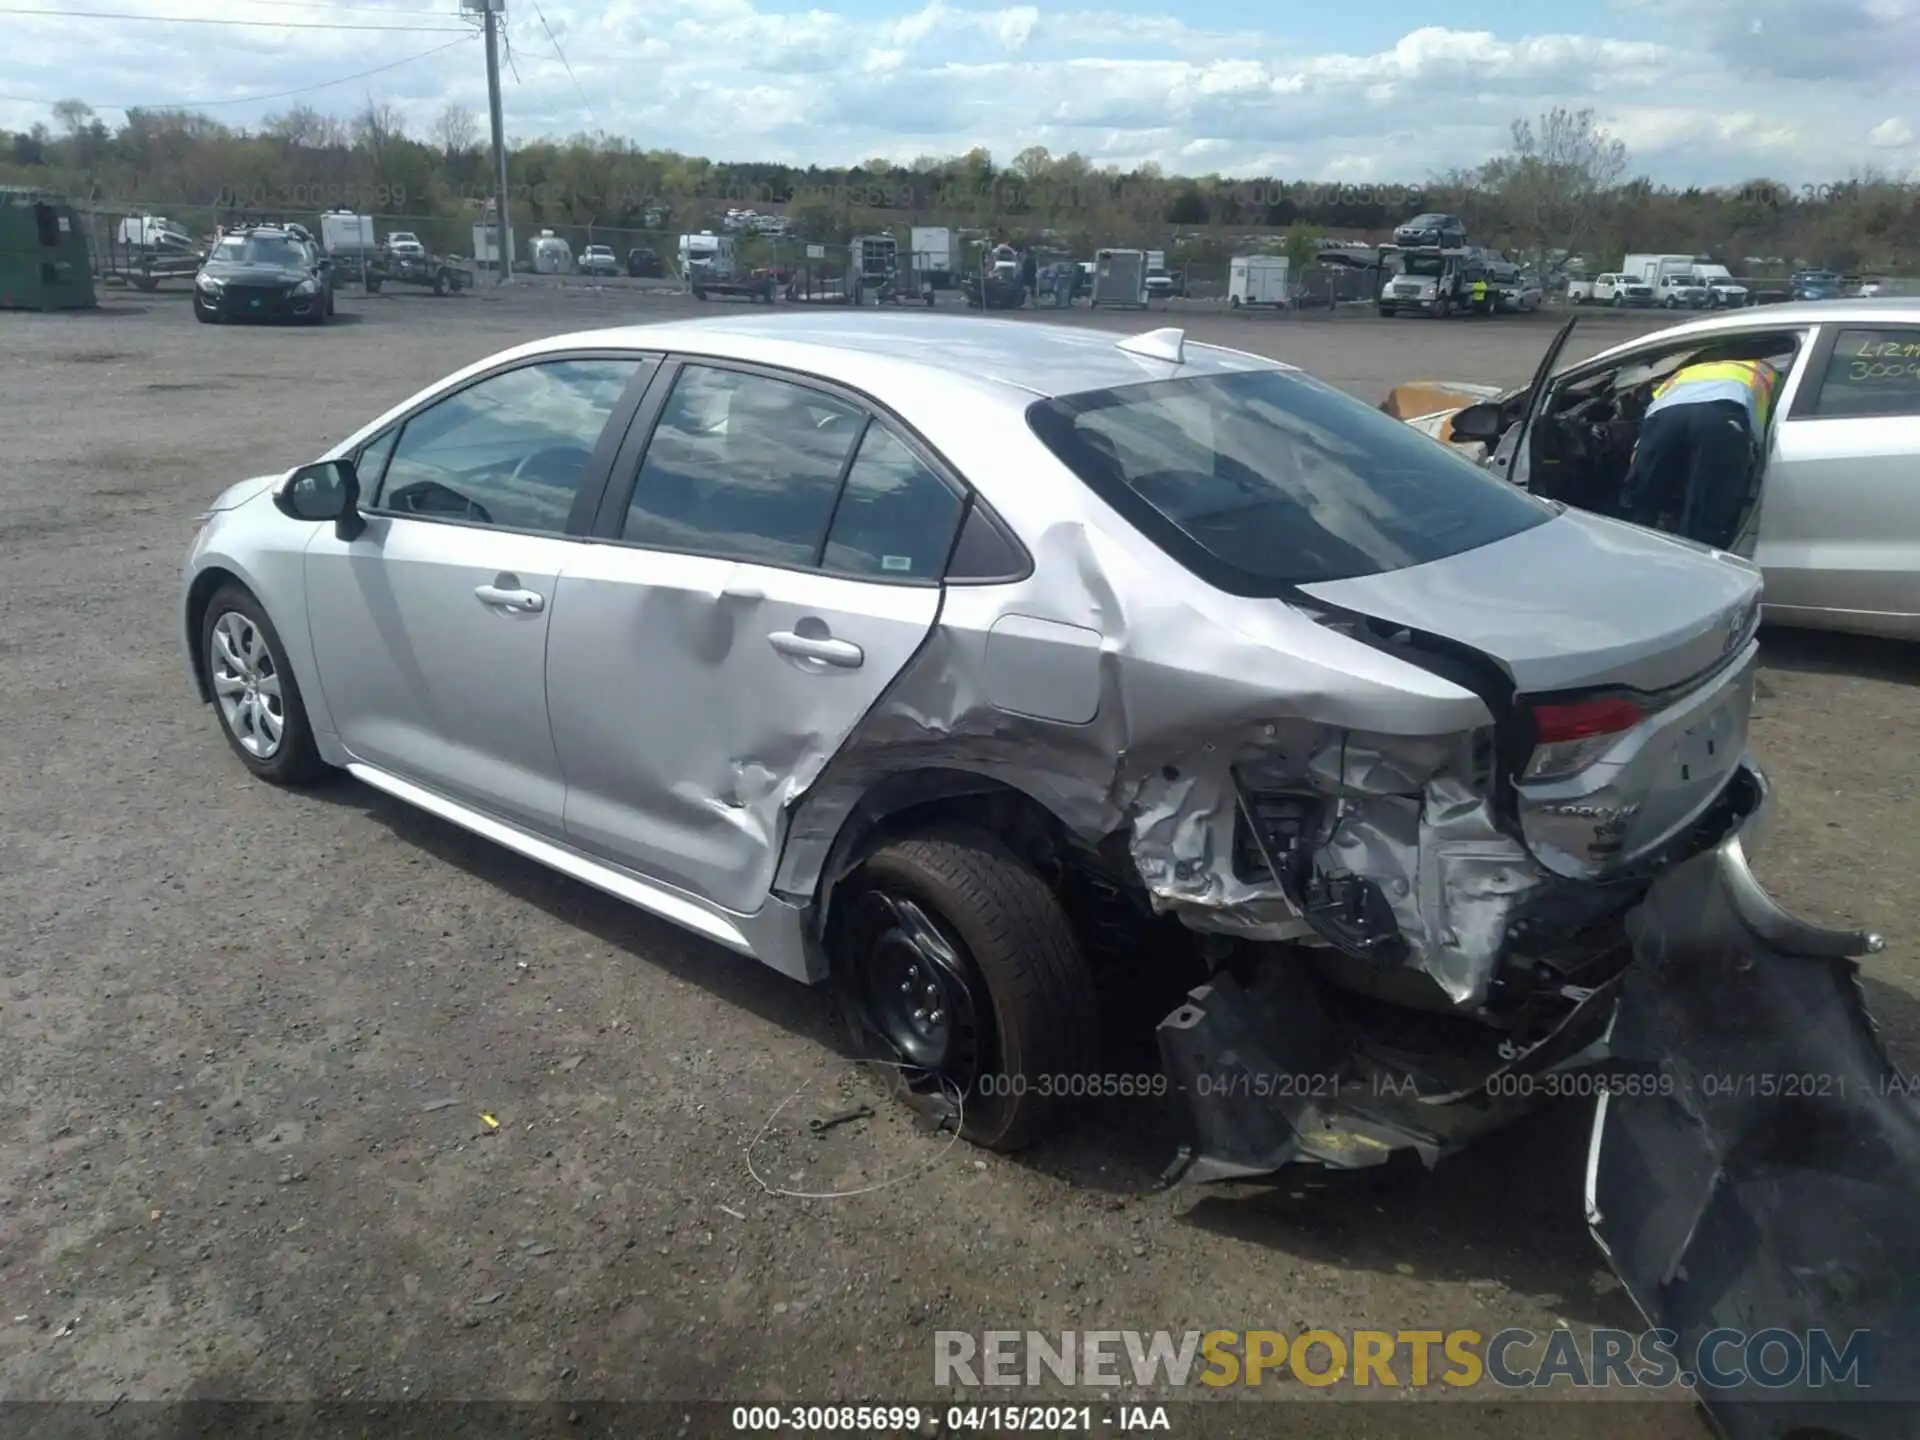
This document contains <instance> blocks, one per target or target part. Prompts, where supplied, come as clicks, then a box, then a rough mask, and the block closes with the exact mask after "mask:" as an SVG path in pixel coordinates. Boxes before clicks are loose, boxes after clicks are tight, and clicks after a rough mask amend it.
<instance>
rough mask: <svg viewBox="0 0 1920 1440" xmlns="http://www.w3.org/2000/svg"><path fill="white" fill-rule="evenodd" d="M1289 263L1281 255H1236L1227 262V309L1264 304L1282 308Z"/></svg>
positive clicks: (1285, 300) (1286, 290) (1284, 301)
mask: <svg viewBox="0 0 1920 1440" xmlns="http://www.w3.org/2000/svg"><path fill="white" fill-rule="evenodd" d="M1291 268H1292V267H1291V266H1290V265H1289V264H1288V262H1287V257H1286V256H1284V255H1236V256H1234V257H1233V259H1232V260H1231V261H1230V262H1228V269H1227V305H1228V307H1229V308H1230V309H1234V310H1239V309H1241V308H1243V307H1244V308H1248V309H1253V308H1256V307H1259V306H1265V307H1267V308H1269V309H1273V310H1284V309H1285V308H1286V306H1287V301H1288V299H1289V295H1290V290H1291V287H1290V286H1289V284H1288V274H1289V271H1290V270H1291Z"/></svg>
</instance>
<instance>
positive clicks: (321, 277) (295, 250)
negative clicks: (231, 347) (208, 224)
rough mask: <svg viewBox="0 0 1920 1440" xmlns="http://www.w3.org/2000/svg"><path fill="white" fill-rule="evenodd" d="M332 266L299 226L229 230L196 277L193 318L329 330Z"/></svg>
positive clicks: (217, 321)
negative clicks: (280, 322)
mask: <svg viewBox="0 0 1920 1440" xmlns="http://www.w3.org/2000/svg"><path fill="white" fill-rule="evenodd" d="M332 263H333V262H332V261H330V260H328V259H327V257H326V256H325V255H323V254H321V253H320V249H319V247H318V246H317V245H315V244H314V243H313V241H312V240H311V239H310V238H309V237H308V236H307V234H306V232H305V231H304V230H301V229H299V228H298V227H295V226H286V227H282V226H277V225H276V226H266V225H256V226H250V227H247V228H245V229H240V230H229V231H228V232H227V233H226V234H224V235H222V236H221V237H220V239H219V240H218V241H217V242H216V243H215V245H214V247H213V249H212V250H210V251H208V252H207V258H206V260H205V261H203V262H202V263H201V266H200V271H199V273H198V274H197V275H195V276H194V277H193V316H194V319H196V320H198V321H200V322H201V323H202V324H206V325H218V324H219V323H220V322H221V321H223V320H297V321H300V322H303V323H305V324H308V325H324V324H325V323H326V322H327V318H328V317H329V316H330V315H332V314H333V283H332Z"/></svg>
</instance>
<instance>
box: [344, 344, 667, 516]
mask: <svg viewBox="0 0 1920 1440" xmlns="http://www.w3.org/2000/svg"><path fill="white" fill-rule="evenodd" d="M646 363H650V362H646V361H643V360H641V359H639V358H638V357H635V358H633V359H618V360H613V359H593V360H549V361H545V362H542V363H539V364H534V365H523V366H521V367H520V368H518V369H515V370H508V371H504V372H502V373H501V374H498V375H491V376H488V377H487V378H486V379H485V380H481V381H479V382H478V383H476V384H473V385H469V386H467V387H466V388H465V389H463V390H460V391H457V392H455V393H454V394H452V395H449V396H447V397H446V398H445V399H444V400H441V401H439V402H437V403H435V404H433V405H430V406H428V407H427V408H426V409H425V410H422V411H421V412H420V413H418V414H417V415H414V416H413V417H412V418H410V419H409V420H408V421H407V422H406V424H405V425H404V426H403V427H402V428H401V430H400V435H399V439H398V440H397V441H396V442H395V443H394V446H393V452H392V457H391V458H390V459H389V460H388V462H387V465H386V473H385V474H384V475H383V476H382V477H381V481H380V489H379V491H378V494H377V496H376V498H375V501H374V504H373V506H372V508H373V509H375V510H377V511H380V512H382V513H385V514H389V515H405V516H409V517H412V518H417V519H428V520H452V521H462V522H465V523H467V524H473V525H492V526H496V527H498V528H500V529H503V530H526V531H532V532H534V533H536V534H546V535H563V534H565V533H566V529H567V519H568V517H569V516H570V515H571V514H572V512H573V503H574V498H575V496H576V495H578V494H579V491H580V487H581V486H582V485H583V484H584V483H585V482H586V479H587V471H588V468H589V466H588V462H589V460H590V459H591V458H592V456H593V451H594V447H595V446H596V445H597V444H598V443H599V441H600V432H601V431H602V430H604V429H605V428H606V425H607V420H608V417H609V416H611V415H612V414H613V410H614V407H615V406H616V405H618V404H619V402H620V397H621V395H622V394H623V393H624V392H625V391H626V389H627V387H628V385H630V384H631V383H632V381H633V379H634V377H635V375H636V374H638V373H639V371H640V368H641V366H642V365H643V364H646Z"/></svg>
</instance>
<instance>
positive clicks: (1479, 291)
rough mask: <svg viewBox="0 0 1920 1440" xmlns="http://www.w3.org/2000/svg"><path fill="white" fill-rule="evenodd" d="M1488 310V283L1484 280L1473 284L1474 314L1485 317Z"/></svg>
mask: <svg viewBox="0 0 1920 1440" xmlns="http://www.w3.org/2000/svg"><path fill="white" fill-rule="evenodd" d="M1486 310H1487V282H1486V280H1485V279H1484V278H1481V279H1478V280H1475V281H1474V282H1473V313H1474V314H1476V315H1484V314H1485V313H1486Z"/></svg>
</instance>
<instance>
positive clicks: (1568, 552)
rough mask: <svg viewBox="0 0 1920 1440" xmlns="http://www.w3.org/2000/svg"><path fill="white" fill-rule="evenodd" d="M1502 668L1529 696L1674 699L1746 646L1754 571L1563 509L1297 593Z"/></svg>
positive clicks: (1756, 579) (1756, 590) (1756, 589)
mask: <svg viewBox="0 0 1920 1440" xmlns="http://www.w3.org/2000/svg"><path fill="white" fill-rule="evenodd" d="M1301 588H1302V590H1303V592H1304V593H1305V594H1307V595H1309V596H1311V597H1313V598H1314V599H1317V600H1324V601H1326V602H1327V603H1328V604H1330V605H1335V606H1338V607H1339V608H1341V609H1343V610H1352V611H1357V612H1359V613H1361V614H1363V615H1368V616H1371V617H1373V618H1374V619H1376V620H1381V621H1385V622H1386V623H1388V624H1390V625H1401V626H1405V627H1407V628H1409V629H1412V630H1416V631H1426V632H1428V633H1430V634H1435V635H1441V636H1444V637H1445V638H1447V639H1449V640H1453V641H1456V642H1458V643H1460V644H1464V645H1469V646H1472V647H1473V648H1474V649H1476V650H1478V651H1480V652H1482V653H1483V654H1485V655H1486V656H1488V657H1489V658H1490V659H1492V660H1495V661H1497V662H1498V663H1499V664H1500V666H1501V667H1502V668H1503V669H1504V670H1505V671H1506V672H1507V673H1508V674H1509V675H1510V676H1511V677H1512V679H1513V684H1514V689H1515V690H1516V691H1518V692H1520V693H1524V694H1551V693H1555V692H1559V691H1566V690H1586V689H1592V688H1596V687H1602V686H1608V687H1613V686H1618V687H1623V688H1626V689H1630V690H1637V691H1641V692H1646V693H1659V692H1665V691H1668V690H1671V689H1672V688H1673V687H1674V686H1676V685H1680V684H1683V683H1684V682H1686V681H1688V680H1691V679H1693V678H1694V677H1696V676H1698V675H1700V674H1702V673H1703V672H1705V671H1707V670H1710V669H1712V668H1713V667H1715V666H1716V665H1718V664H1719V663H1720V662H1722V661H1723V660H1725V659H1727V657H1728V656H1729V654H1730V653H1731V652H1732V650H1733V649H1734V648H1735V646H1736V644H1737V642H1738V641H1740V640H1741V639H1744V638H1745V630H1746V626H1745V625H1744V624H1743V625H1742V626H1741V628H1740V630H1739V631H1738V632H1737V633H1734V634H1732V635H1731V636H1730V635H1729V627H1730V626H1731V625H1732V623H1733V622H1734V621H1735V620H1736V619H1742V618H1743V617H1744V618H1745V619H1750V618H1751V616H1750V615H1749V614H1748V611H1749V610H1750V608H1751V606H1752V604H1753V602H1755V601H1757V600H1758V599H1759V596H1760V572H1759V571H1758V570H1756V569H1755V568H1754V567H1753V566H1752V565H1749V564H1747V563H1746V562H1744V561H1741V560H1737V559H1732V558H1720V557H1716V556H1715V555H1714V554H1713V553H1712V552H1711V551H1708V550H1706V549H1704V548H1703V547H1701V546H1699V545H1695V544H1693V543H1692V542H1690V541H1686V540H1680V539H1677V538H1675V537H1673V536H1670V535H1660V534H1656V533H1655V532H1653V531H1651V530H1644V529H1642V528H1640V527H1639V526H1637V525H1629V524H1626V523H1625V522H1624V521H1619V520H1609V519H1607V518H1605V517H1604V516H1599V515H1593V514H1590V513H1587V512H1585V511H1579V510H1567V511H1565V512H1564V513H1562V514H1560V515H1558V516H1556V517H1555V518H1554V519H1552V520H1550V521H1548V522H1547V523H1546V524H1545V525H1536V526H1534V527H1533V528H1532V529H1530V530H1523V531H1521V532H1520V533H1519V534H1518V535H1514V536H1510V537H1509V538H1507V539H1505V540H1501V541H1498V542H1497V543H1495V544H1492V545H1487V546H1483V547H1481V548H1480V549H1477V550H1468V551H1465V552H1463V553H1461V554H1458V555H1453V556H1449V557H1448V558H1446V559H1444V560H1435V561H1432V562H1430V563H1428V564H1425V565H1415V566H1412V567H1410V568H1408V569H1405V570H1390V571H1387V572H1386V573H1384V574H1379V575H1363V576H1359V577H1357V578H1355V579H1350V580H1329V581H1323V582H1320V583H1317V584H1312V585H1306V586H1303V587H1301Z"/></svg>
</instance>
